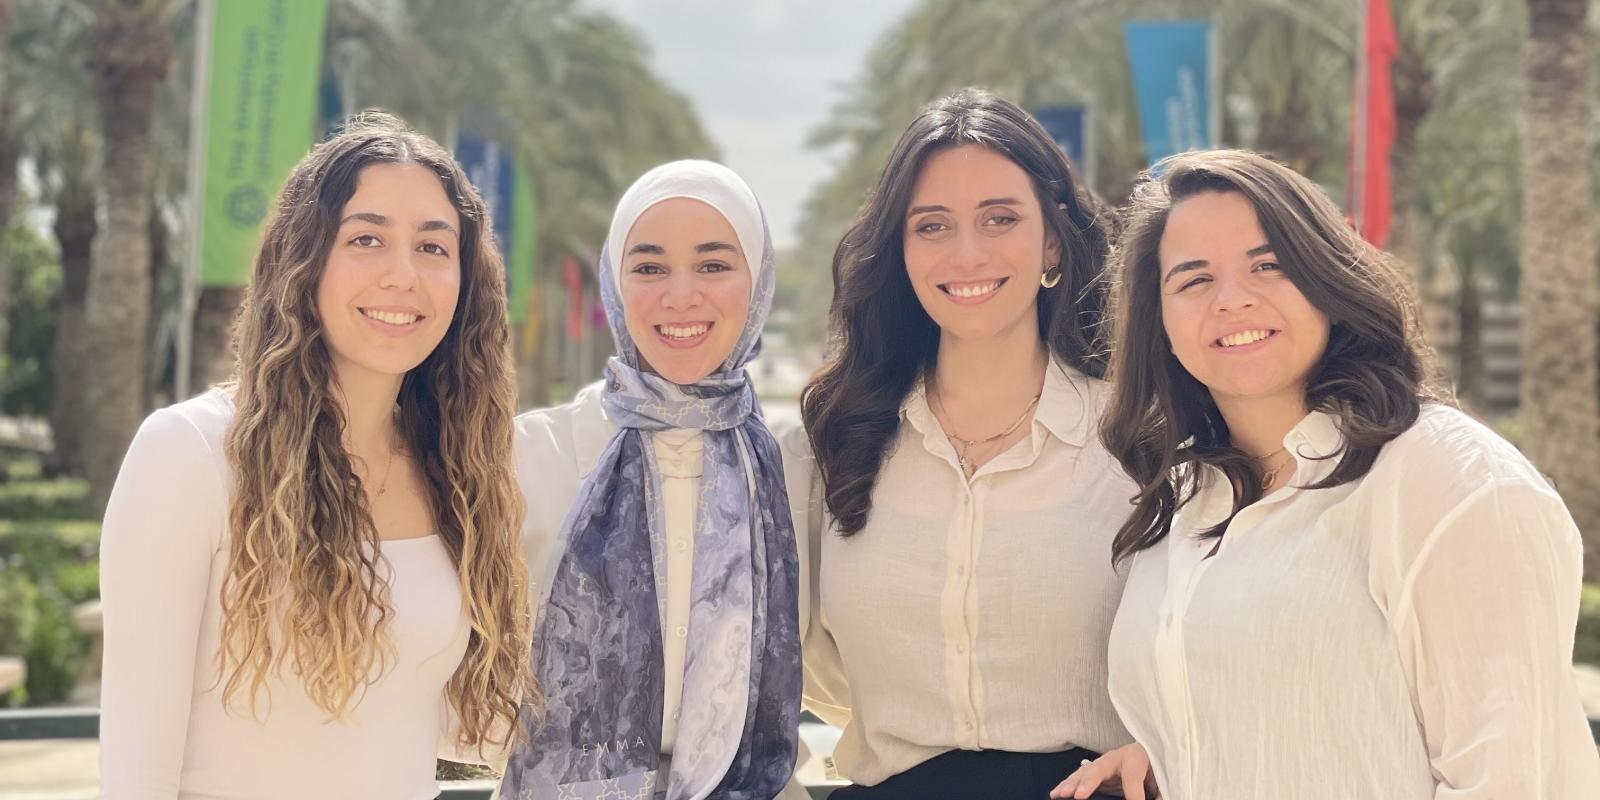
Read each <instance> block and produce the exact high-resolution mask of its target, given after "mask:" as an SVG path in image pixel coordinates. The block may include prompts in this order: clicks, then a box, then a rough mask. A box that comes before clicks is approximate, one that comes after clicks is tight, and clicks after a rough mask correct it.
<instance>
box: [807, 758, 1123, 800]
mask: <svg viewBox="0 0 1600 800" xmlns="http://www.w3.org/2000/svg"><path fill="white" fill-rule="evenodd" d="M1099 757H1100V754H1099V753H1096V752H1094V751H1092V750H1084V749H1083V748H1074V749H1072V750H1068V751H1066V752H1064V753H1012V752H1009V751H1006V750H951V751H950V752H948V753H942V754H940V755H937V756H934V757H933V758H930V759H928V760H927V761H924V762H922V763H921V764H918V765H916V766H915V767H912V768H911V769H908V770H906V771H905V772H902V773H900V774H899V775H894V776H891V777H890V778H888V779H886V780H885V781H884V782H882V783H880V784H878V785H876V786H844V787H840V788H839V789H838V790H836V791H835V792H834V793H833V794H832V795H831V797H832V798H833V800H1045V798H1048V797H1049V796H1050V790H1051V789H1054V788H1056V784H1058V783H1060V782H1062V781H1064V780H1066V779H1067V776H1068V775H1071V774H1072V773H1073V771H1074V770H1076V769H1077V768H1078V767H1079V765H1080V764H1082V762H1083V760H1084V759H1086V758H1087V759H1090V760H1094V759H1096V758H1099ZM1095 797H1096V798H1101V797H1104V798H1108V800H1109V798H1111V797H1112V796H1111V795H1100V794H1096V795H1095Z"/></svg>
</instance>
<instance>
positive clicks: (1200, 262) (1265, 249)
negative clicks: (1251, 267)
mask: <svg viewBox="0 0 1600 800" xmlns="http://www.w3.org/2000/svg"><path fill="white" fill-rule="evenodd" d="M1270 252H1272V245H1270V244H1258V245H1256V246H1255V247H1252V248H1250V249H1249V250H1246V251H1245V253H1244V254H1245V255H1246V256H1248V257H1250V258H1255V257H1256V256H1264V255H1266V254H1268V253H1270ZM1209 266H1211V262H1209V261H1207V260H1205V259H1203V258H1196V259H1191V260H1189V261H1181V262H1179V263H1177V264H1175V265H1173V267H1172V269H1169V270H1167V276H1166V277H1165V278H1162V279H1161V282H1162V283H1166V282H1167V281H1170V280H1172V276H1174V275H1177V274H1178V273H1180V272H1193V271H1195V270H1197V269H1205V268H1206V267H1209Z"/></svg>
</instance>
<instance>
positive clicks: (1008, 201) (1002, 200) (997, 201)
mask: <svg viewBox="0 0 1600 800" xmlns="http://www.w3.org/2000/svg"><path fill="white" fill-rule="evenodd" d="M1017 205H1022V201H1021V200H1018V199H1017V198H1015V197H991V198H989V199H988V200H983V201H980V202H979V203H978V208H988V207H989V206H1017ZM949 210H950V209H948V208H946V207H944V206H915V207H913V208H912V209H911V210H910V211H907V212H906V216H907V217H914V216H916V215H918V214H926V213H928V212H930V211H945V212H948V211H949Z"/></svg>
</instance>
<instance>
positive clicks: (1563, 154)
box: [1521, 0, 1600, 580]
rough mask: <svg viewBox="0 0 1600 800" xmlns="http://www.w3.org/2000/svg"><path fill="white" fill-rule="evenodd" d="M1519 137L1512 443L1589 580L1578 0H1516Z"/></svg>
mask: <svg viewBox="0 0 1600 800" xmlns="http://www.w3.org/2000/svg"><path fill="white" fill-rule="evenodd" d="M1527 2H1528V23H1529V24H1528V40H1527V42H1526V43H1525V45H1524V47H1523V52H1522V74H1523V80H1524V85H1525V92H1526V94H1525V97H1524V106H1523V113H1524V116H1525V121H1526V125H1525V126H1524V128H1523V131H1524V133H1523V136H1522V164H1523V167H1522V186H1523V189H1522V286H1521V299H1522V311H1523V314H1522V320H1523V322H1522V326H1523V327H1522V374H1523V378H1522V407H1521V412H1522V422H1523V430H1524V432H1525V433H1524V439H1523V446H1524V448H1525V449H1526V451H1527V453H1528V456H1529V457H1530V458H1531V459H1533V461H1534V463H1536V464H1537V465H1538V466H1539V467H1540V469H1542V470H1544V471H1545V472H1546V473H1547V474H1548V475H1550V476H1551V478H1552V479H1554V481H1555V483H1556V488H1557V489H1558V490H1559V491H1560V492H1561V496H1562V498H1564V499H1565V500H1566V502H1567V507H1568V508H1569V509H1571V511H1572V516H1573V518H1574V519H1576V520H1577V522H1578V527H1579V528H1580V529H1581V530H1582V531H1583V534H1584V541H1585V543H1586V545H1587V546H1586V547H1585V550H1586V552H1587V556H1586V562H1587V563H1586V565H1585V566H1586V569H1585V574H1586V575H1587V576H1588V578H1589V579H1590V580H1594V579H1596V578H1600V368H1597V364H1596V352H1597V342H1596V340H1597V338H1600V334H1597V332H1596V330H1595V315H1596V312H1597V310H1600V285H1597V284H1600V278H1597V276H1596V274H1595V255H1596V253H1595V219H1594V214H1595V203H1594V194H1593V176H1592V175H1591V174H1590V163H1589V153H1590V141H1589V136H1588V132H1589V124H1588V123H1589V118H1590V100H1589V93H1590V88H1589V86H1590V72H1591V62H1592V58H1593V55H1592V52H1591V48H1592V46H1593V45H1592V43H1591V41H1590V39H1589V36H1590V34H1589V26H1588V24H1587V16H1588V7H1589V2H1588V0H1527Z"/></svg>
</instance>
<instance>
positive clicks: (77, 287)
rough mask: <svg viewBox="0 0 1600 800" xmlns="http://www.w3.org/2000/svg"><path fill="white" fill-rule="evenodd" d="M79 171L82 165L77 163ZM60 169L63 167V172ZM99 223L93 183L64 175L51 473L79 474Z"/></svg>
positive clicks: (59, 222)
mask: <svg viewBox="0 0 1600 800" xmlns="http://www.w3.org/2000/svg"><path fill="white" fill-rule="evenodd" d="M79 169H80V172H81V169H82V167H81V166H80V168H79ZM64 171H65V170H64ZM99 228H100V224H99V222H98V221H97V220H96V219H95V202H94V186H93V185H92V184H91V183H90V182H89V180H88V177H87V176H86V175H83V174H77V175H72V176H68V175H63V177H62V188H61V193H60V195H59V196H58V197H57V198H56V222H55V236H56V243H57V244H58V246H59V247H60V249H61V299H60V305H59V306H57V309H56V341H55V346H54V353H53V355H52V359H53V364H52V367H51V369H52V371H53V372H54V375H55V389H54V394H53V395H52V397H53V398H54V401H53V402H52V404H51V408H50V430H51V434H52V436H51V438H52V440H53V441H54V444H55V451H54V452H53V453H52V454H51V457H50V460H49V463H48V464H47V468H48V469H49V470H50V472H51V473H52V474H57V475H62V474H70V475H81V474H83V469H84V459H83V427H82V426H83V419H84V404H83V382H84V379H85V373H86V372H87V371H88V370H87V369H86V367H87V365H88V359H87V356H86V354H85V353H84V336H85V330H84V300H85V298H86V297H87V295H88V291H89V269H90V253H91V252H92V248H93V245H94V237H95V234H96V233H97V232H98V231H99Z"/></svg>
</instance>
